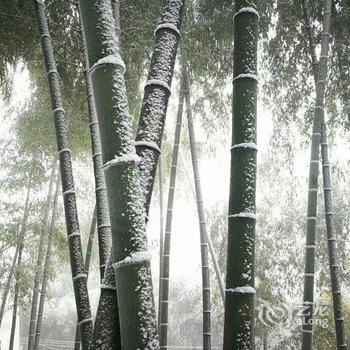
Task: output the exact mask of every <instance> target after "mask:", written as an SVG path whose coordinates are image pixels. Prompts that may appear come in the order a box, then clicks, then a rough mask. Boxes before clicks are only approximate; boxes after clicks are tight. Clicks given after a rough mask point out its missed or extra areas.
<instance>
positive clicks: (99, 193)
mask: <svg viewBox="0 0 350 350" xmlns="http://www.w3.org/2000/svg"><path fill="white" fill-rule="evenodd" d="M112 5H113V16H114V19H115V26H116V33H117V40H118V42H119V41H120V34H121V30H120V12H119V10H120V3H119V1H114V0H113V1H112ZM78 8H79V7H78ZM79 13H80V8H79ZM80 23H81V31H82V34H83V38H82V40H83V47H84V66H85V87H86V92H87V101H88V109H89V119H90V134H91V144H92V153H93V164H94V174H95V192H96V205H97V219H98V222H97V225H98V238H99V256H100V276H101V293H100V299H99V303H98V308H97V313H96V319H95V325H94V330H93V337H92V344H91V348H92V349H98V348H99V347H100V344H115V345H114V346H115V347H116V348H118V347H120V330H119V316H118V303H117V294H116V283H115V276H114V269H113V267H112V264H113V259H109V257H110V254H111V225H110V219H109V209H108V198H107V188H106V181H105V177H104V172H103V170H102V163H103V161H102V150H101V141H100V131H99V127H98V119H97V112H96V104H95V99H94V95H93V91H92V83H91V77H90V74H89V57H88V52H87V45H86V39H85V34H84V26H83V24H82V20H80ZM79 333H80V332H79ZM79 339H80V338H79V334H76V338H75V340H76V342H75V346H74V347H75V350H77V349H79V348H80V341H79ZM117 344H118V345H117Z"/></svg>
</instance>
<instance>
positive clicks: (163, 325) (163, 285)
mask: <svg viewBox="0 0 350 350" xmlns="http://www.w3.org/2000/svg"><path fill="white" fill-rule="evenodd" d="M183 90H184V88H183V79H181V82H180V92H179V104H178V109H177V117H176V127H175V137H174V145H173V153H172V160H171V170H170V180H169V192H168V203H167V211H166V219H165V232H164V250H163V256H162V257H163V259H162V268H161V270H160V273H161V276H160V293H161V296H160V310H159V311H160V314H159V316H158V318H159V320H160V321H159V335H160V348H161V349H164V350H165V349H166V348H167V345H168V324H169V277H170V274H169V271H170V246H171V229H172V220H173V209H174V197H175V185H176V173H177V167H178V158H179V147H180V136H181V127H182V115H183V105H184V99H185V95H184V91H183Z"/></svg>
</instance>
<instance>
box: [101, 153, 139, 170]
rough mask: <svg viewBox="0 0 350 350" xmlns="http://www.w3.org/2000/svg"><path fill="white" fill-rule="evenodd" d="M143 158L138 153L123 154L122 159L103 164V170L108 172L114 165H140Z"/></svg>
mask: <svg viewBox="0 0 350 350" xmlns="http://www.w3.org/2000/svg"><path fill="white" fill-rule="evenodd" d="M140 161H141V158H140V157H139V156H138V155H137V154H136V153H127V154H123V155H121V156H120V157H115V158H114V159H112V160H110V161H108V162H106V163H105V164H103V169H104V170H106V169H108V168H110V167H111V166H113V165H117V164H121V163H139V162H140Z"/></svg>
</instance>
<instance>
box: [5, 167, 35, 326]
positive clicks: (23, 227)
mask: <svg viewBox="0 0 350 350" xmlns="http://www.w3.org/2000/svg"><path fill="white" fill-rule="evenodd" d="M32 177H33V174H32V173H31V174H30V176H29V180H28V185H27V193H26V199H25V202H24V209H23V216H22V220H21V224H20V231H19V234H18V243H17V247H16V251H15V255H14V257H13V260H12V263H11V267H10V270H9V273H8V276H7V278H6V282H5V284H4V290H3V293H2V295H1V306H0V328H1V324H2V320H3V318H4V314H5V307H6V302H7V297H8V295H9V292H10V289H11V283H12V278H13V275H14V272H15V268H16V264H17V259H18V255H19V250H20V247H21V244H22V241H23V239H24V234H25V232H26V229H27V221H28V216H29V209H30V193H31V186H32Z"/></svg>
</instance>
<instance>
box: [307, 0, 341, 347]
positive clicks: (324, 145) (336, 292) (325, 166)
mask: <svg viewBox="0 0 350 350" xmlns="http://www.w3.org/2000/svg"><path fill="white" fill-rule="evenodd" d="M302 5H303V11H304V19H305V23H306V27H307V29H308V37H309V46H310V55H311V61H312V66H313V67H316V69H314V78H315V82H316V89H317V67H318V66H319V65H320V66H321V64H323V65H327V60H328V58H327V56H328V51H325V52H326V55H325V56H326V57H323V60H326V61H325V62H321V60H320V64H319V65H318V64H317V60H316V51H315V40H314V35H313V32H312V30H311V24H310V11H309V6H308V2H307V0H303V1H302ZM329 6H331V5H329V4H328V8H329ZM326 12H327V7H326V8H325V15H326ZM324 20H325V21H326V18H324ZM329 22H331V18H330V19H329ZM328 26H329V29H330V24H329V25H328ZM321 68H322V67H320V69H321ZM326 75H327V72H326ZM321 158H322V173H323V187H324V201H325V214H326V227H327V242H328V258H329V266H330V275H331V286H332V296H333V310H334V322H335V330H336V337H337V348H338V349H346V348H347V347H346V340H345V334H344V317H343V307H342V298H341V290H340V289H341V286H340V281H339V262H338V257H337V247H336V238H335V233H334V215H333V204H332V192H331V175H330V162H329V157H328V142H327V126H326V122H325V119H324V116H323V122H322V125H321ZM309 249H312V248H309Z"/></svg>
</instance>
